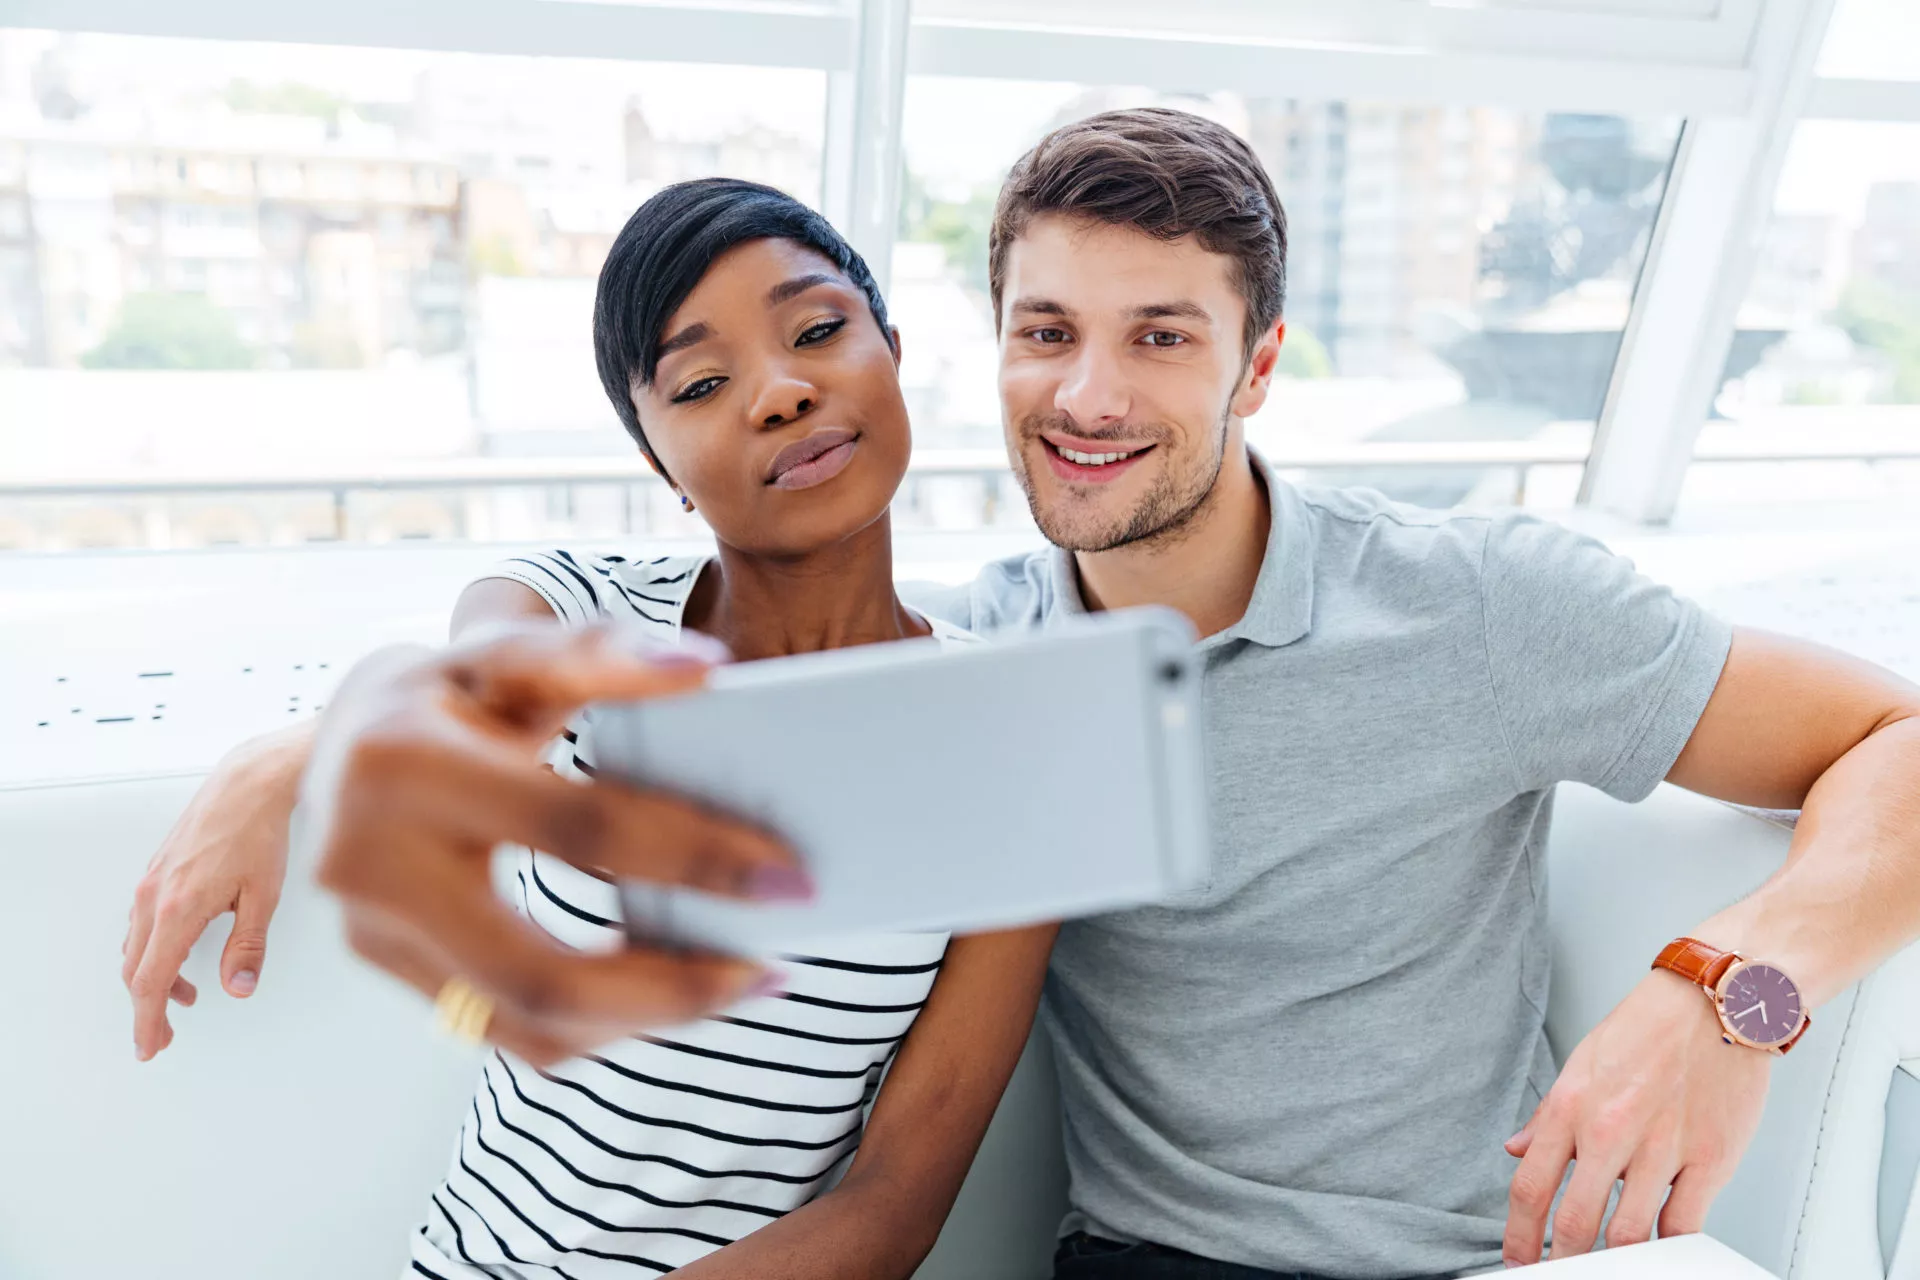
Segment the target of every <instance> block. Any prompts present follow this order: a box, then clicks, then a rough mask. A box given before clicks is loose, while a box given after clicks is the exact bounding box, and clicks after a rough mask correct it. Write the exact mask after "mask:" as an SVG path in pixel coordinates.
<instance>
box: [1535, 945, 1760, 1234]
mask: <svg viewBox="0 0 1920 1280" xmlns="http://www.w3.org/2000/svg"><path fill="white" fill-rule="evenodd" d="M1720 1030H1721V1029H1720V1022H1719V1019H1718V1018H1716V1017H1714V1014H1713V1009H1712V1007H1711V1006H1710V1005H1708V1003H1707V1001H1706V1000H1705V999H1704V998H1703V997H1702V995H1701V991H1700V988H1698V987H1696V986H1693V985H1691V984H1689V983H1688V982H1687V981H1686V980H1685V979H1683V978H1681V977H1679V976H1677V975H1674V974H1669V973H1659V972H1656V973H1650V974H1648V975H1647V976H1646V977H1645V978H1644V979H1642V980H1641V982H1640V985H1639V986H1638V987H1636V988H1634V990H1633V992H1632V994H1630V995H1629V996H1628V997H1627V998H1626V999H1625V1000H1623V1001H1621V1002H1620V1005H1619V1007H1617V1008H1616V1009H1614V1011H1613V1012H1612V1013H1610V1014H1608V1015H1607V1018H1606V1020H1605V1021H1604V1022H1602V1023H1601V1024H1600V1025H1599V1026H1597V1027H1595V1028H1594V1029H1593V1031H1592V1033H1591V1034H1589V1035H1588V1036H1587V1038H1586V1039H1584V1040H1582V1041H1581V1042H1580V1044H1579V1047H1577V1048H1576V1049H1575V1050H1574V1051H1573V1056H1572V1057H1570V1058H1568V1059H1567V1064H1566V1066H1565V1067H1564V1068H1563V1069H1562V1070H1561V1072H1560V1078H1559V1079H1558V1080H1557V1081H1556V1082H1555V1083H1554V1086H1553V1088H1552V1089H1551V1090H1549V1091H1548V1093H1547V1096H1546V1097H1545V1098H1544V1099H1543V1100H1542V1101H1541V1103H1540V1106H1539V1108H1538V1109H1537V1110H1536V1111H1535V1112H1534V1114H1533V1119H1531V1120H1529V1121H1528V1122H1527V1126H1526V1128H1524V1129H1522V1130H1521V1131H1520V1132H1519V1133H1517V1134H1515V1135H1514V1136H1513V1137H1512V1138H1511V1139H1509V1140H1508V1142H1507V1151H1508V1152H1509V1153H1510V1154H1512V1155H1515V1156H1519V1157H1522V1159H1521V1161H1520V1168H1519V1169H1518V1170H1517V1171H1516V1172H1515V1173H1514V1176H1513V1185H1512V1189H1511V1191H1510V1193H1509V1195H1508V1208H1507V1232H1506V1240H1505V1242H1504V1244H1503V1246H1502V1250H1501V1254H1502V1257H1503V1258H1504V1259H1505V1261H1506V1264H1507V1265H1508V1266H1510V1267H1513V1266H1524V1265H1526V1264H1528V1263H1534V1262H1538V1261H1540V1246H1541V1240H1542V1237H1543V1235H1544V1233H1545V1230H1546V1224H1547V1214H1548V1211H1549V1210H1550V1209H1551V1208H1552V1205H1553V1196H1554V1192H1555V1191H1557V1190H1558V1189H1559V1187H1560V1179H1561V1176H1562V1175H1563V1174H1564V1173H1565V1172H1566V1168H1567V1162H1568V1161H1569V1160H1571V1161H1572V1162H1573V1177H1572V1178H1571V1179H1569V1180H1568V1183H1567V1191H1566V1194H1565V1195H1564V1196H1562V1197H1561V1200H1560V1208H1559V1211H1558V1212H1557V1213H1555V1214H1554V1215H1553V1256H1554V1257H1556V1258H1561V1257H1566V1256H1569V1255H1571V1254H1577V1253H1586V1252H1587V1251H1589V1250H1590V1249H1592V1248H1593V1246H1594V1241H1595V1239H1596V1237H1597V1236H1598V1235H1599V1234H1600V1228H1601V1225H1602V1222H1603V1220H1605V1218H1606V1214H1607V1198H1608V1196H1609V1195H1610V1194H1611V1193H1612V1191H1613V1187H1614V1183H1615V1182H1616V1181H1617V1180H1621V1179H1624V1180H1625V1185H1624V1187H1622V1189H1621V1191H1620V1200H1619V1203H1618V1204H1617V1205H1616V1206H1615V1208H1614V1211H1613V1218H1612V1220H1611V1222H1608V1223H1607V1224H1606V1243H1607V1246H1608V1247H1609V1248H1617V1247H1619V1246H1621V1245H1628V1244H1638V1243H1641V1242H1642V1241H1645V1240H1647V1239H1649V1238H1650V1237H1651V1235H1652V1232H1653V1229H1654V1225H1655V1223H1656V1222H1657V1223H1658V1224H1659V1228H1660V1235H1661V1236H1663V1237H1665V1236H1674V1235H1684V1234H1686V1233H1687V1232H1692V1231H1698V1230H1700V1229H1701V1226H1702V1224H1703V1223H1704V1222H1705V1220H1706V1216H1707V1208H1708V1206H1710V1205H1711V1204H1712V1203H1713V1198H1714V1197H1715V1196H1716V1195H1718V1194H1719V1192H1720V1188H1721V1187H1723V1186H1725V1185H1726V1182H1727V1179H1728V1178H1730V1177H1732V1176H1733V1171H1734V1168H1735V1166H1736V1165H1738V1164H1739V1162H1740V1156H1741V1154H1742V1153H1743V1152H1745V1150H1746V1148H1747V1144H1748V1143H1749V1142H1751V1141H1752V1140H1753V1134H1754V1130H1755V1129H1757V1128H1758V1127H1759V1125H1760V1112H1761V1109H1762V1107H1763V1106H1764V1105H1765V1102H1766V1097H1767V1069H1768V1065H1769V1064H1770V1063H1771V1062H1772V1058H1770V1057H1769V1056H1768V1055H1766V1054H1764V1053H1762V1052H1760V1051H1759V1050H1757V1049H1749V1048H1746V1047H1744V1046H1741V1045H1729V1044H1726V1043H1723V1042H1722V1041H1721V1039H1720ZM1669 1189H1671V1191H1672V1194H1671V1195H1670V1196H1669V1195H1668V1191H1669ZM1663 1201H1664V1202H1665V1207H1664V1208H1663V1207H1662V1202H1663Z"/></svg>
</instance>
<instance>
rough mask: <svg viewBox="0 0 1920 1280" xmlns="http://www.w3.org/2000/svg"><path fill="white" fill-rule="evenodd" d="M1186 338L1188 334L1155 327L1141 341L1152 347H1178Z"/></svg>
mask: <svg viewBox="0 0 1920 1280" xmlns="http://www.w3.org/2000/svg"><path fill="white" fill-rule="evenodd" d="M1186 340H1187V339H1186V335H1184V334H1179V333H1171V332H1169V331H1168V330H1165V329H1155V330H1154V331H1153V332H1152V333H1150V334H1148V335H1147V336H1146V337H1145V338H1143V339H1141V341H1143V342H1145V343H1146V344H1147V345H1148V346H1150V347H1177V346H1179V345H1180V344H1181V343H1183V342H1185V341H1186Z"/></svg>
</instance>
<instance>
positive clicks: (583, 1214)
mask: <svg viewBox="0 0 1920 1280" xmlns="http://www.w3.org/2000/svg"><path fill="white" fill-rule="evenodd" d="M494 1101H495V1103H496V1105H497V1104H498V1102H499V1099H498V1098H495V1099H494ZM473 1118H474V1119H475V1120H476V1121H478V1120H479V1119H480V1101H479V1099H477V1098H476V1099H474V1105H473ZM480 1128H481V1126H480V1125H478V1124H476V1125H475V1126H474V1130H473V1140H474V1141H475V1142H476V1143H478V1144H479V1146H480V1149H481V1150H482V1151H484V1152H486V1153H487V1154H488V1155H490V1156H492V1157H493V1158H494V1159H495V1160H498V1161H500V1162H501V1163H502V1164H505V1165H508V1166H510V1167H512V1169H513V1170H514V1172H516V1173H518V1174H519V1175H520V1176H521V1177H522V1178H525V1179H526V1180H527V1185H528V1186H530V1187H532V1188H533V1189H534V1190H535V1191H536V1192H538V1193H539V1195H540V1198H541V1199H542V1200H545V1201H546V1202H547V1203H548V1204H550V1205H552V1206H553V1207H554V1208H556V1209H558V1210H560V1211H561V1212H562V1213H570V1214H572V1215H573V1216H574V1217H576V1218H578V1219H580V1220H581V1221H582V1222H584V1223H586V1224H588V1225H589V1226H594V1227H598V1228H600V1230H602V1231H609V1232H622V1233H630V1234H635V1235H663V1236H682V1237H685V1238H686V1239H688V1240H698V1241H699V1242H700V1243H701V1244H710V1245H712V1246H714V1247H715V1248H716V1249H719V1248H724V1247H726V1246H727V1245H730V1244H732V1243H733V1241H731V1240H729V1239H727V1238H726V1237H725V1236H716V1235H714V1234H712V1233H711V1232H706V1231H693V1230H690V1229H688V1228H686V1227H623V1226H620V1225H619V1224H617V1223H612V1222H608V1221H607V1220H606V1219H605V1218H598V1217H595V1216H594V1215H593V1214H591V1213H588V1212H587V1211H586V1210H585V1209H576V1208H575V1207H574V1206H572V1205H570V1204H568V1203H567V1202H566V1201H564V1200H562V1199H560V1198H559V1197H558V1196H556V1195H554V1194H553V1192H551V1191H549V1190H547V1189H546V1187H544V1186H542V1185H541V1183H540V1180H539V1179H538V1178H536V1177H534V1176H533V1174H532V1173H531V1172H530V1171H529V1170H528V1169H527V1167H526V1166H525V1165H523V1164H521V1163H520V1162H519V1161H518V1160H515V1159H514V1158H513V1157H512V1156H510V1155H508V1154H507V1153H506V1152H504V1151H501V1150H499V1149H498V1148H496V1147H492V1146H489V1145H488V1144H487V1140H486V1137H485V1136H484V1135H483V1134H482V1133H481V1131H480ZM563 1163H564V1162H563ZM582 1181H587V1179H582ZM598 1185H600V1186H602V1187H612V1186H613V1184H612V1183H611V1182H603V1183H599V1184H598ZM668 1207H671V1208H686V1207H687V1206H685V1205H674V1206H668Z"/></svg>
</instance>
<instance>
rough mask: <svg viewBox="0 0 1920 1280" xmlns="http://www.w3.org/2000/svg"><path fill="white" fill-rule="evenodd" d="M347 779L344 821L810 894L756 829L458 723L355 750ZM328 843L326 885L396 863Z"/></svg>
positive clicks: (693, 881)
mask: <svg viewBox="0 0 1920 1280" xmlns="http://www.w3.org/2000/svg"><path fill="white" fill-rule="evenodd" d="M346 786H347V789H348V791H349V792H350V796H349V797H347V798H345V799H344V800H343V804H342V807H343V809H348V812H346V813H345V814H343V817H345V818H348V819H352V820H364V821H369V822H372V823H376V824H392V823H395V822H399V821H404V822H406V823H407V824H408V825H410V826H413V827H416V828H417V829H419V830H420V831H422V832H423V833H437V834H438V835H439V836H442V837H446V838H451V839H453V840H456V841H458V842H461V843H471V844H478V845H484V846H486V847H488V848H491V847H492V846H493V845H495V844H498V843H501V842H510V843H514V844H524V845H528V846H530V847H532V848H535V849H539V850H541V851H542V852H544V853H551V854H553V855H554V856H556V857H559V858H563V859H565V860H567V861H568V862H571V863H574V864H575V865H576V866H581V867H588V868H593V869H596V870H600V871H604V872H607V873H609V874H612V875H615V876H629V877H634V878H638V879H645V880H653V881H657V882H660V883H663V884H680V885H688V886H691V887H693V888H697V889H703V890H706V891H707V892H710V893H717V894H722V895H726V896H729V897H739V898H752V899H776V900H779V899H784V900H792V899H796V898H804V897H806V896H807V894H808V892H809V886H808V883H807V881H806V879H805V877H804V876H803V875H802V873H801V872H800V870H799V863H798V860H797V859H796V858H795V857H794V855H793V853H792V851H791V850H789V849H788V848H787V847H786V846H785V845H784V844H782V843H781V842H780V841H779V840H777V839H775V838H774V837H773V836H771V835H769V834H768V833H767V832H765V831H762V830H760V829H759V828H757V827H754V826H752V825H750V824H748V823H744V822H741V821H739V820H737V819H733V818H729V817H725V816H723V815H721V814H718V813H715V812H713V811H712V810H710V809H707V808H704V807H702V806H700V805H697V804H694V803H692V802H690V801H687V800H683V799H680V798H678V797H675V796H669V795H665V794H663V793H660V792H647V791H635V790H630V789H628V788H626V787H623V786H621V785H619V784H618V783H614V782H610V781H601V782H595V783H593V784H591V785H583V784H580V783H576V782H570V781H568V780H567V779H565V778H561V777H559V776H557V775H555V774H554V773H553V772H551V771H550V770H547V769H544V768H542V767H541V766H540V765H539V763H538V762H537V761H535V760H534V759H533V758H531V757H530V756H526V755H523V754H521V753H519V752H516V751H514V750H513V749H512V748H510V747H508V746H506V745H505V744H502V743H499V742H497V741H494V740H492V739H489V738H486V737H484V736H482V735H478V734H473V733H467V732H461V731H460V730H459V729H458V728H453V729H450V730H448V731H446V732H441V733H434V734H432V735H427V734H418V735H412V736H410V737H408V738H406V739H403V740H401V741H399V742H397V743H393V744H383V745H381V746H379V747H378V748H377V749H375V750H374V751H372V752H371V753H364V752H363V754H362V757H361V759H360V760H359V762H358V767H357V768H351V769H350V770H349V773H348V782H347V784H346ZM349 805H350V806H351V808H349V807H348V806H349ZM337 843H338V847H339V852H338V854H337V855H336V856H335V858H334V859H333V860H332V864H331V868H330V873H331V875H332V877H333V878H332V880H331V881H330V882H329V883H331V884H333V885H334V886H335V887H338V888H340V889H341V890H342V891H343V892H348V891H352V889H353V884H354V883H355V882H357V880H358V879H359V878H361V877H365V878H366V880H367V882H368V883H369V884H371V883H372V881H373V880H375V879H382V878H392V877H396V876H400V875H402V874H404V873H405V871H406V870H407V869H406V868H405V867H402V866H399V865H397V864H396V863H395V862H394V861H393V860H392V859H387V858H380V857H377V856H370V855H371V854H372V850H373V848H374V846H373V845H370V844H364V843H363V844H361V845H359V846H357V847H356V846H355V845H354V844H353V843H352V842H350V841H346V840H341V841H338V842H337ZM363 853H364V854H366V855H369V856H362V855H363Z"/></svg>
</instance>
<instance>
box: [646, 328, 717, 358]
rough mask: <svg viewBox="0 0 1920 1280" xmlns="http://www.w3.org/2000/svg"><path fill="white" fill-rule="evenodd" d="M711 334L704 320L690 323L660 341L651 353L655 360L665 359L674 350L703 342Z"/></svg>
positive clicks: (711, 331) (680, 349)
mask: <svg viewBox="0 0 1920 1280" xmlns="http://www.w3.org/2000/svg"><path fill="white" fill-rule="evenodd" d="M712 336H713V330H712V329H710V328H708V327H707V322H706V321H704V320H702V321H700V322H698V323H697V324H690V325H688V326H687V327H686V328H684V329H682V330H681V331H680V332H678V333H676V334H674V335H673V336H672V337H671V338H668V339H667V340H666V341H665V342H663V343H661V344H660V348H659V350H657V351H655V352H654V353H653V358H654V360H655V361H656V362H658V361H661V360H665V359H666V358H667V357H668V356H670V355H672V354H673V353H674V352H676V351H685V350H686V349H687V348H688V347H691V346H695V345H697V344H699V343H702V342H705V341H706V340H707V339H708V338H711V337H712Z"/></svg>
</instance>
